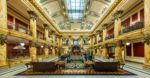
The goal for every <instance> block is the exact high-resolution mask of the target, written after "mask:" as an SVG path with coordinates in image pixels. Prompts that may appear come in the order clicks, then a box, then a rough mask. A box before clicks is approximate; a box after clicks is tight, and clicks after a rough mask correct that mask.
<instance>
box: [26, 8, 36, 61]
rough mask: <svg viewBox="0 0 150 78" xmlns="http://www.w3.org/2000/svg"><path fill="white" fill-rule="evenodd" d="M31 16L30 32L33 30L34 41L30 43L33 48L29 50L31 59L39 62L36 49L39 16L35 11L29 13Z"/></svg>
mask: <svg viewBox="0 0 150 78" xmlns="http://www.w3.org/2000/svg"><path fill="white" fill-rule="evenodd" d="M27 12H28V14H29V16H30V30H31V35H32V38H33V39H32V41H31V42H30V44H31V46H30V48H29V52H30V57H31V59H32V60H33V61H34V60H37V48H36V43H37V26H36V24H37V23H36V19H37V14H36V13H35V12H34V11H27Z"/></svg>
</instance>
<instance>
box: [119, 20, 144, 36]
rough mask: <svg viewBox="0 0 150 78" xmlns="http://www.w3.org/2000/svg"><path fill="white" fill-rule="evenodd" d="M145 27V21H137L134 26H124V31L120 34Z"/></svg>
mask: <svg viewBox="0 0 150 78" xmlns="http://www.w3.org/2000/svg"><path fill="white" fill-rule="evenodd" d="M143 27H144V23H143V22H136V23H135V24H134V25H132V26H128V27H126V28H123V29H122V31H121V32H120V35H121V34H124V33H128V32H131V31H134V30H138V29H141V28H143Z"/></svg>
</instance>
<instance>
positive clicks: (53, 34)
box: [52, 31, 56, 56]
mask: <svg viewBox="0 0 150 78" xmlns="http://www.w3.org/2000/svg"><path fill="white" fill-rule="evenodd" d="M55 36H56V35H55V32H54V31H52V40H53V48H52V55H54V56H55V55H56V53H55V52H56V51H55V46H56V40H55V39H56V37H55Z"/></svg>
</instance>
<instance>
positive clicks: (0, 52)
mask: <svg viewBox="0 0 150 78" xmlns="http://www.w3.org/2000/svg"><path fill="white" fill-rule="evenodd" d="M2 28H4V29H7V0H0V29H2ZM0 33H2V34H5V35H6V34H7V32H5V33H4V32H0ZM5 35H1V36H4V37H5ZM1 41H2V40H1ZM5 65H7V44H6V43H4V44H0V66H5Z"/></svg>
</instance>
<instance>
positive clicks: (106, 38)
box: [105, 34, 114, 40]
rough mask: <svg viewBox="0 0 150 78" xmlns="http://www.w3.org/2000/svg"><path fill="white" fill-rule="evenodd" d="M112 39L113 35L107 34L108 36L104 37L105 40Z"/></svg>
mask: <svg viewBox="0 0 150 78" xmlns="http://www.w3.org/2000/svg"><path fill="white" fill-rule="evenodd" d="M112 38H114V34H109V35H108V36H106V37H105V40H108V39H112Z"/></svg>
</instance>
